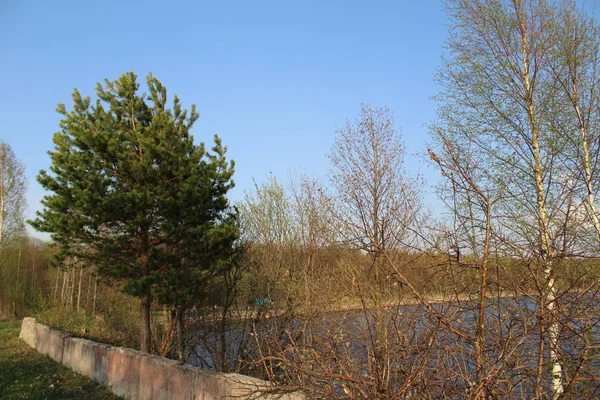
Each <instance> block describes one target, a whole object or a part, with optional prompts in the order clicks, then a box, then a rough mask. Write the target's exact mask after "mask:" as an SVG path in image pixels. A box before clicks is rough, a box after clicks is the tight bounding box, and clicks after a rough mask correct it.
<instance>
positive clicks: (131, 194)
mask: <svg viewBox="0 0 600 400" xmlns="http://www.w3.org/2000/svg"><path fill="white" fill-rule="evenodd" d="M146 82H147V86H148V89H149V95H146V94H139V86H140V85H139V83H137V77H136V75H135V74H134V73H131V72H129V73H126V74H124V75H122V76H121V77H120V78H119V79H118V80H116V81H109V80H105V84H104V85H101V84H98V85H97V87H96V94H97V97H98V99H97V100H96V101H95V102H92V100H91V99H90V98H89V97H85V98H84V97H82V96H81V94H80V93H79V91H78V90H75V91H74V92H73V108H72V110H70V111H67V109H66V107H65V105H64V104H59V106H58V109H57V111H58V112H59V113H60V114H61V115H62V116H63V119H62V121H61V122H60V128H61V129H60V131H59V132H57V133H56V134H55V135H54V144H55V146H54V151H51V152H49V154H50V157H51V160H52V165H51V167H50V171H51V173H47V172H46V171H40V174H39V175H38V182H39V183H40V184H41V185H42V186H43V187H44V188H45V189H46V190H48V191H49V192H51V193H52V194H50V195H47V196H45V197H44V199H43V200H42V204H43V205H44V209H43V210H42V211H41V212H38V215H37V218H36V219H35V220H34V221H31V224H32V225H33V226H34V227H35V228H36V229H38V230H40V231H44V232H50V233H51V235H52V238H53V239H54V241H55V242H56V243H57V244H58V245H59V247H60V251H59V252H58V254H57V257H58V258H59V259H60V258H62V257H65V256H76V257H80V258H83V259H87V260H90V261H92V262H94V263H95V264H96V265H97V267H98V273H99V274H100V275H101V276H103V277H106V278H109V279H112V280H116V281H119V282H123V289H124V291H125V292H126V293H129V294H131V295H134V296H137V297H139V298H140V299H141V307H140V315H141V321H140V349H141V350H142V351H145V352H149V351H150V350H151V335H150V306H151V303H152V299H153V297H156V296H157V295H158V298H159V300H163V301H166V302H168V301H169V300H170V298H168V297H167V296H164V293H169V292H172V293H180V290H179V289H180V288H177V286H178V285H181V282H187V283H189V282H192V283H194V284H195V285H199V284H201V283H202V282H203V278H204V277H206V276H209V275H210V271H211V270H215V269H216V268H218V266H219V265H220V263H219V262H218V258H219V255H220V254H221V253H219V252H217V251H215V249H219V250H221V251H222V253H225V249H227V248H228V247H230V246H231V244H232V242H233V241H234V240H235V239H236V238H237V229H236V228H235V225H234V224H233V223H232V219H235V216H234V214H233V213H232V212H231V211H230V208H231V207H230V205H229V202H228V200H227V197H226V194H227V192H228V190H229V189H230V188H231V187H233V181H232V179H231V178H232V175H233V171H234V168H233V167H234V165H233V162H230V163H228V162H227V161H226V159H225V153H226V148H225V147H223V146H222V144H221V141H220V139H219V138H218V137H216V136H215V146H214V147H213V148H212V151H207V150H206V149H205V147H204V144H200V145H195V144H194V139H193V137H192V135H191V134H190V130H191V128H192V126H193V125H194V122H195V121H196V120H197V119H198V117H199V115H198V113H197V111H196V109H195V106H194V105H192V106H191V109H190V110H189V111H188V110H183V109H182V107H181V104H180V102H179V99H178V97H177V96H175V97H174V99H173V106H172V109H169V108H167V91H166V88H165V87H164V86H163V85H162V84H161V83H160V81H158V79H156V78H154V77H153V76H152V75H149V76H148V77H147V80H146ZM186 275H187V277H186ZM188 289H189V287H187V286H186V290H187V291H189V290H188Z"/></svg>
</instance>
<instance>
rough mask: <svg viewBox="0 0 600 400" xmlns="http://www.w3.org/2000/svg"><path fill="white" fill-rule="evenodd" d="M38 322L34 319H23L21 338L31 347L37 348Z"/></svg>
mask: <svg viewBox="0 0 600 400" xmlns="http://www.w3.org/2000/svg"><path fill="white" fill-rule="evenodd" d="M36 324H37V322H35V319H34V318H23V322H22V323H21V333H20V334H19V337H20V338H21V339H22V340H23V341H24V342H25V343H27V344H28V345H29V346H30V347H33V348H34V349H35V348H36V337H37V336H36V331H35V326H36Z"/></svg>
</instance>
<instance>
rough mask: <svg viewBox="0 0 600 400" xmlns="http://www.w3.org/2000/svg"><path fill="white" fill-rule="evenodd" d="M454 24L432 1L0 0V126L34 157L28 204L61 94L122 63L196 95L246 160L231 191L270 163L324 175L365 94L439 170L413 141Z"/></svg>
mask: <svg viewBox="0 0 600 400" xmlns="http://www.w3.org/2000/svg"><path fill="white" fill-rule="evenodd" d="M446 24H447V19H446V16H445V14H444V12H443V10H442V5H441V2H439V1H434V0H423V1H420V2H416V1H414V2H413V1H375V0H374V1H368V2H367V1H284V0H280V1H260V0H256V1H218V2H217V1H213V2H207V1H190V2H183V1H171V2H165V1H139V2H138V1H123V0H121V1H112V0H110V1H97V2H87V1H80V0H78V1H70V0H56V1H48V2H42V1H31V0H21V1H17V0H7V1H2V2H1V3H0V38H1V40H0V58H1V59H2V60H3V61H2V63H0V77H1V78H0V87H1V89H2V90H1V91H0V138H1V139H3V140H5V141H7V142H8V143H9V144H10V145H11V146H12V148H13V150H14V151H15V153H16V155H17V157H18V158H19V159H20V160H21V161H22V162H23V163H24V164H25V166H26V168H27V178H28V181H29V189H28V202H29V212H28V217H32V216H33V215H34V213H35V211H36V210H38V209H39V208H40V200H41V198H42V196H43V195H44V192H43V190H42V189H41V187H40V186H39V185H38V184H37V182H36V181H35V176H36V174H37V173H38V171H39V170H40V169H47V168H48V167H49V163H50V161H49V157H48V156H47V154H46V152H47V151H48V150H51V149H52V135H53V134H54V132H56V131H57V130H58V122H59V119H60V118H59V115H58V114H57V113H56V112H55V109H56V105H57V104H58V103H61V102H62V103H65V104H67V106H69V105H70V95H71V92H72V90H73V88H78V89H79V90H80V91H81V92H82V94H84V95H93V93H94V92H93V90H94V87H95V84H96V82H98V81H102V80H103V79H104V78H109V79H116V78H117V77H118V76H119V75H121V74H122V73H123V72H126V71H134V72H136V73H137V74H138V75H139V76H140V78H141V80H142V81H143V78H144V77H145V76H146V74H148V73H149V72H152V73H153V74H154V75H155V76H156V77H157V78H159V79H160V80H161V81H162V82H163V84H165V85H166V87H167V88H168V90H169V93H170V94H174V93H176V94H178V95H179V97H180V98H181V100H182V102H183V104H184V105H189V104H191V103H195V104H196V105H197V107H198V110H199V111H200V120H199V121H198V122H197V124H196V125H195V128H194V131H193V133H194V136H195V138H196V140H197V141H206V142H210V141H211V140H212V136H213V134H214V133H217V134H219V136H221V138H222V139H223V143H224V144H225V145H227V146H228V148H229V153H228V154H229V157H230V158H233V159H234V160H235V161H236V174H235V181H236V185H237V187H236V188H235V190H234V192H233V193H232V198H233V200H239V199H241V198H242V197H243V194H244V191H246V190H249V189H251V188H252V186H253V183H252V179H253V178H255V179H256V180H257V181H258V182H261V181H263V180H264V179H265V177H266V176H267V175H268V174H269V173H270V172H272V173H273V174H274V175H275V176H277V177H278V178H281V179H285V178H286V177H287V176H288V174H289V172H290V171H294V170H302V171H304V172H307V173H309V174H311V175H316V176H324V175H325V174H326V173H327V169H328V168H329V165H328V160H327V158H326V154H328V153H329V149H330V146H331V144H332V143H333V139H334V132H335V130H336V128H337V127H340V126H341V125H342V124H343V123H344V121H345V120H346V119H354V118H355V116H356V115H357V114H358V112H359V111H360V104H361V103H370V104H372V105H373V106H388V107H389V108H390V109H391V110H392V111H393V112H394V113H395V120H396V127H397V128H399V129H401V132H402V135H403V139H404V142H405V144H406V147H407V152H408V153H409V154H408V155H407V158H406V161H407V168H408V169H409V170H410V171H412V172H421V173H422V174H423V175H424V177H425V179H426V181H427V182H428V183H435V181H437V179H438V176H439V174H438V173H437V172H435V171H433V170H432V169H431V168H430V167H428V166H426V165H425V164H424V163H423V162H421V161H419V160H418V159H417V158H416V157H414V156H412V154H413V153H423V152H424V150H425V147H426V142H427V129H426V127H425V124H426V123H428V122H429V121H430V120H431V119H432V118H433V117H434V114H435V103H434V102H433V101H432V100H430V97H431V96H432V95H434V94H435V93H436V91H437V89H436V87H435V85H434V83H433V80H432V77H433V74H434V72H435V69H436V68H437V66H438V65H439V60H440V57H441V55H442V52H443V43H444V40H445V38H446ZM432 193H433V192H432V190H430V194H431V196H433V194H432ZM431 201H433V200H431Z"/></svg>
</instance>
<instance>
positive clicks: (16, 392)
mask: <svg viewBox="0 0 600 400" xmlns="http://www.w3.org/2000/svg"><path fill="white" fill-rule="evenodd" d="M20 330H21V322H20V321H10V322H3V321H0V399H3V400H13V399H14V400H16V399H32V400H38V399H39V400H43V399H48V400H53V399H56V400H58V399H61V400H62V399H65V400H66V399H81V400H84V399H90V400H96V399H97V400H101V399H102V400H104V399H120V397H117V396H115V395H113V394H112V393H110V392H109V391H108V390H107V389H106V388H104V387H102V386H100V385H98V384H97V383H94V382H92V381H90V380H89V379H88V378H86V377H84V376H82V375H79V374H77V373H75V372H73V371H71V370H70V369H68V368H66V367H64V366H62V365H60V364H58V363H56V362H54V361H52V360H51V359H50V357H48V356H45V355H42V354H40V353H38V352H37V351H35V350H34V349H32V348H30V347H29V346H28V345H27V344H25V342H23V341H22V340H20V339H19V332H20Z"/></svg>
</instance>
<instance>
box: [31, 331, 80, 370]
mask: <svg viewBox="0 0 600 400" xmlns="http://www.w3.org/2000/svg"><path fill="white" fill-rule="evenodd" d="M34 330H35V336H36V340H35V348H36V349H37V351H39V352H40V353H42V354H46V355H48V356H50V358H51V359H53V360H54V361H56V362H59V363H62V356H63V349H64V342H65V339H66V338H68V337H70V336H71V334H70V333H69V332H65V331H63V330H60V329H58V328H54V327H51V326H48V325H45V324H40V323H36V324H35V328H34Z"/></svg>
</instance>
